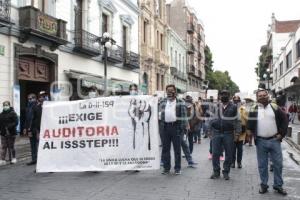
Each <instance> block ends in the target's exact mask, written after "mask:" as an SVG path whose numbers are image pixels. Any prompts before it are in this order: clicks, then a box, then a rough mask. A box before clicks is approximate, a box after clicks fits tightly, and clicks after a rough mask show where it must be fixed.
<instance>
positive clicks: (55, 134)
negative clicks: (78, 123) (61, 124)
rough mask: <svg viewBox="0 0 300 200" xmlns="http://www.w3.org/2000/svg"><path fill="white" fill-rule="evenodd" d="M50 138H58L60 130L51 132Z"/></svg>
mask: <svg viewBox="0 0 300 200" xmlns="http://www.w3.org/2000/svg"><path fill="white" fill-rule="evenodd" d="M52 137H57V138H58V137H60V129H58V131H55V129H53V130H52Z"/></svg>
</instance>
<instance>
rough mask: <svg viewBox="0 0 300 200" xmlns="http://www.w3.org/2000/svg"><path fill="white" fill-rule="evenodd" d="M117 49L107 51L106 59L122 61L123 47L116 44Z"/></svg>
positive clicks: (115, 61)
mask: <svg viewBox="0 0 300 200" xmlns="http://www.w3.org/2000/svg"><path fill="white" fill-rule="evenodd" d="M117 47H118V49H117V50H115V51H112V50H111V51H108V53H107V60H108V61H109V62H112V63H122V62H123V61H124V49H123V47H120V46H117Z"/></svg>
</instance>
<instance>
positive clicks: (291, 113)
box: [288, 102, 298, 124]
mask: <svg viewBox="0 0 300 200" xmlns="http://www.w3.org/2000/svg"><path fill="white" fill-rule="evenodd" d="M288 111H289V121H290V122H292V124H293V123H294V121H295V117H296V114H297V112H298V108H297V105H296V103H295V102H294V103H292V105H290V107H289V110H288Z"/></svg>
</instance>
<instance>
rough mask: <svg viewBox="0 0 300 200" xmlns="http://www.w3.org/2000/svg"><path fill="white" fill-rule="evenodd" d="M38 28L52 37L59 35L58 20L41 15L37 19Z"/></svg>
mask: <svg viewBox="0 0 300 200" xmlns="http://www.w3.org/2000/svg"><path fill="white" fill-rule="evenodd" d="M37 28H38V30H40V31H42V32H45V33H48V34H50V35H56V34H57V20H56V19H54V18H52V17H50V16H47V15H43V14H42V13H40V14H39V15H38V18H37Z"/></svg>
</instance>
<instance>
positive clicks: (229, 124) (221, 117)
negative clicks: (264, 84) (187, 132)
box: [209, 90, 241, 180]
mask: <svg viewBox="0 0 300 200" xmlns="http://www.w3.org/2000/svg"><path fill="white" fill-rule="evenodd" d="M220 96H221V103H219V105H218V110H217V113H216V115H215V116H214V118H213V119H212V120H211V122H210V126H209V129H210V131H211V134H212V154H213V156H212V165H213V173H212V175H211V177H210V178H211V179H216V178H219V177H220V170H221V168H220V159H219V156H220V155H221V151H222V146H223V147H224V150H225V161H224V163H223V171H222V173H223V177H224V179H225V180H229V178H230V177H229V173H230V166H231V162H232V154H233V153H232V150H233V145H234V144H233V141H234V134H238V133H240V131H241V130H240V129H241V125H240V121H239V118H238V111H237V106H236V105H234V104H233V103H231V102H230V101H229V99H230V93H229V91H227V90H222V91H221V92H220Z"/></svg>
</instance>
